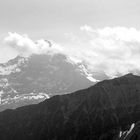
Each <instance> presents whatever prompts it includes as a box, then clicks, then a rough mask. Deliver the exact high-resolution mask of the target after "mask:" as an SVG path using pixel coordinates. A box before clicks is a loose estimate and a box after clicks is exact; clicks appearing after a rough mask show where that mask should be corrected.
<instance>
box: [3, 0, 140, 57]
mask: <svg viewBox="0 0 140 140" xmlns="http://www.w3.org/2000/svg"><path fill="white" fill-rule="evenodd" d="M139 13H140V1H139V0H0V41H2V39H3V37H4V36H6V35H7V32H17V33H19V34H24V33H25V34H28V35H29V36H30V37H31V38H33V39H39V38H46V39H47V38H51V39H53V40H56V41H58V42H59V41H60V42H61V41H64V40H63V39H64V38H63V37H64V34H65V33H68V32H73V31H75V30H78V29H79V28H80V26H82V25H85V24H87V25H90V26H92V27H93V28H100V27H106V26H124V27H134V28H137V29H140V18H139ZM0 45H1V46H2V43H0ZM2 50H3V49H1V52H2ZM6 51H7V50H6ZM2 57H3V56H2V53H0V59H2Z"/></svg>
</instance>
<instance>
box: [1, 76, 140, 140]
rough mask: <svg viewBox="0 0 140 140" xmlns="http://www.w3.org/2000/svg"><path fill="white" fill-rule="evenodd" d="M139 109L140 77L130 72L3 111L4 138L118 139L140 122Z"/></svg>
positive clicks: (2, 134) (36, 139)
mask: <svg viewBox="0 0 140 140" xmlns="http://www.w3.org/2000/svg"><path fill="white" fill-rule="evenodd" d="M139 108H140V76H135V75H132V74H131V75H130V74H128V75H125V76H123V77H120V78H115V79H112V80H105V81H103V82H100V83H97V84H96V85H94V86H91V87H89V88H87V89H84V90H80V91H76V92H74V93H71V94H65V95H56V96H53V97H51V98H50V99H47V100H45V101H43V102H41V103H39V104H36V105H30V106H25V107H20V108H17V109H15V110H6V111H4V112H1V113H0V132H1V133H0V138H1V139H2V140H5V139H9V140H12V139H19V138H20V139H21V140H25V139H26V140H28V139H30V140H32V139H33V140H39V139H41V140H45V139H49V140H60V139H65V140H91V139H94V140H118V139H119V135H120V132H125V131H129V129H130V127H131V125H132V123H136V122H137V121H139V119H140V111H139ZM21 122H22V123H21ZM7 128H8V129H7ZM4 134H7V135H6V136H5V135H4Z"/></svg>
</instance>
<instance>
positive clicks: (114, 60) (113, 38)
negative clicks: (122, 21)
mask: <svg viewBox="0 0 140 140" xmlns="http://www.w3.org/2000/svg"><path fill="white" fill-rule="evenodd" d="M74 36H75V35H74ZM77 38H78V42H77V44H76V43H75V46H73V47H72V48H73V54H72V53H71V54H70V57H72V58H73V60H74V59H75V60H76V61H77V62H78V60H79V61H82V62H84V63H85V64H86V65H87V67H88V70H89V71H90V72H92V73H105V74H106V75H107V76H108V77H110V78H112V77H116V76H118V75H124V74H127V73H129V72H133V73H134V74H138V73H139V72H140V31H139V30H136V29H135V28H126V27H105V28H102V29H94V28H92V27H90V26H88V25H85V26H82V27H81V28H80V33H77ZM79 39H80V43H79ZM74 51H75V53H74Z"/></svg>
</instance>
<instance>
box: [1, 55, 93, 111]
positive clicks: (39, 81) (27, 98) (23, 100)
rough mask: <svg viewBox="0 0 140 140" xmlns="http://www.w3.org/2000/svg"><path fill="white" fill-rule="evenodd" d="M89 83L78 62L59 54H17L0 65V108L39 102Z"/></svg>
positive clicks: (87, 85) (85, 86)
mask: <svg viewBox="0 0 140 140" xmlns="http://www.w3.org/2000/svg"><path fill="white" fill-rule="evenodd" d="M90 78H92V77H90ZM93 84H94V82H91V81H90V80H89V79H88V74H87V73H85V72H84V70H83V69H81V68H80V64H79V65H76V64H72V63H71V62H69V61H68V59H67V58H66V56H64V55H62V54H55V55H49V54H48V55H32V56H30V57H29V58H24V57H20V56H18V57H16V58H15V59H13V60H10V61H9V62H7V63H5V64H1V65H0V104H1V105H0V110H3V109H5V108H16V107H19V106H23V105H27V104H32V103H39V102H40V101H43V100H45V99H46V98H48V97H51V96H54V95H58V94H65V93H70V92H74V91H76V90H80V89H84V88H87V87H89V86H91V85H93Z"/></svg>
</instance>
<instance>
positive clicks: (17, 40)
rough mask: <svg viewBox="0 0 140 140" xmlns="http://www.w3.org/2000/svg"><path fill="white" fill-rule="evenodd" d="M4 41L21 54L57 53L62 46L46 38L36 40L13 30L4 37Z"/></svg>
mask: <svg viewBox="0 0 140 140" xmlns="http://www.w3.org/2000/svg"><path fill="white" fill-rule="evenodd" d="M4 42H5V43H6V44H7V45H8V46H9V47H11V48H12V49H14V50H15V51H17V53H18V54H19V55H21V56H30V55H32V54H46V53H57V52H59V51H61V48H60V47H59V45H58V44H55V43H53V45H52V46H51V44H50V42H49V41H47V40H44V39H40V40H37V41H36V42H34V41H33V40H32V39H30V38H29V37H28V36H27V35H20V34H17V33H11V32H9V34H8V36H7V37H5V38H4Z"/></svg>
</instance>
